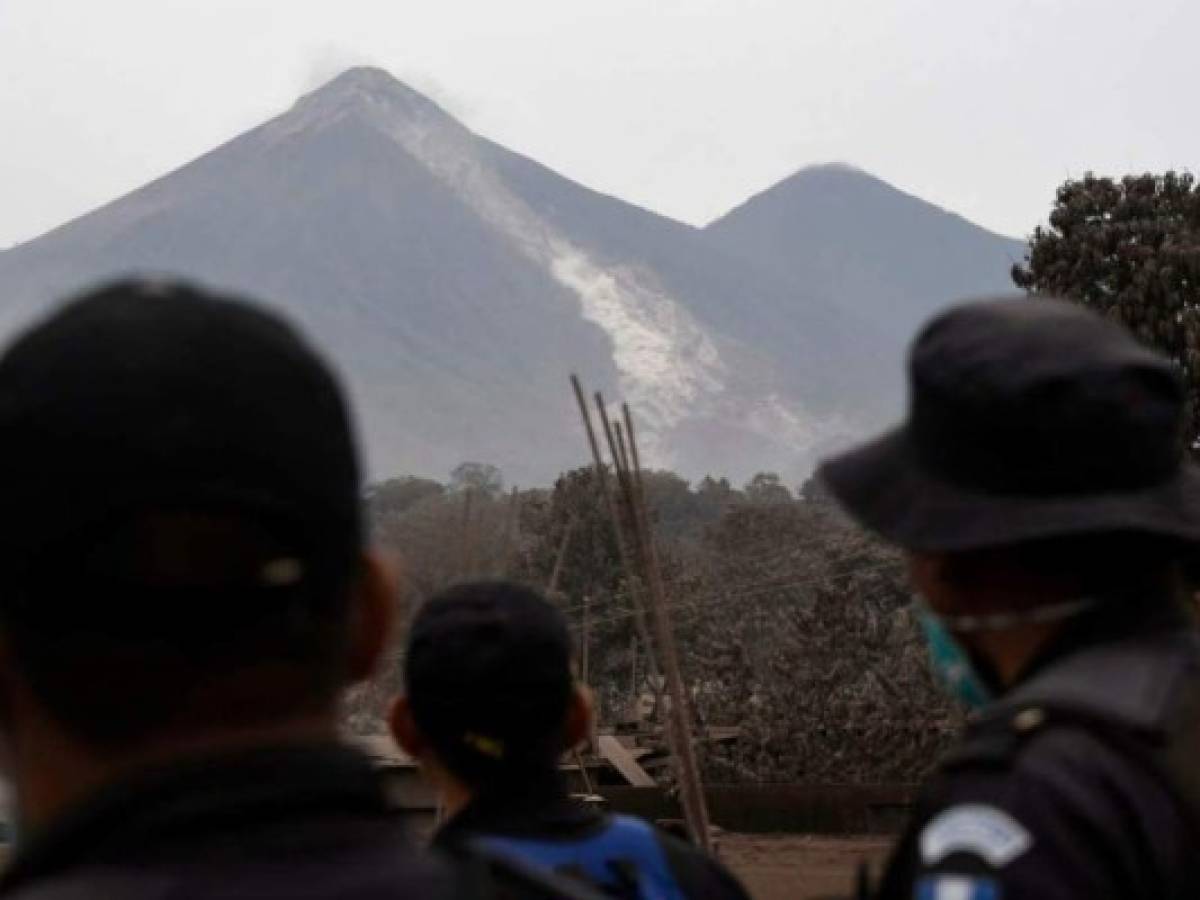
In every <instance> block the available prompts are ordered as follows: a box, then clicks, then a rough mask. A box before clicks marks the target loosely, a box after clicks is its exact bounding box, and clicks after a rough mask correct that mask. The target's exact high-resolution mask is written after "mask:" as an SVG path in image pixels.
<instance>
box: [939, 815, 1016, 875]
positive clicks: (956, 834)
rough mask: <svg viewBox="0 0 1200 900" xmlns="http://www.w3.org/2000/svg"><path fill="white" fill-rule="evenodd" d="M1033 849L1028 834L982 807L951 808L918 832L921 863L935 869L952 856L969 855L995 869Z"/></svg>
mask: <svg viewBox="0 0 1200 900" xmlns="http://www.w3.org/2000/svg"><path fill="white" fill-rule="evenodd" d="M1032 846H1033V838H1032V837H1031V836H1030V834H1029V832H1028V831H1026V830H1025V828H1024V826H1022V825H1021V823H1020V822H1018V821H1017V820H1016V819H1014V818H1013V817H1012V816H1010V815H1009V814H1008V813H1006V812H1004V811H1003V810H999V809H996V807H994V806H984V805H983V804H968V805H965V806H953V807H951V808H950V809H948V810H946V811H945V812H943V813H939V814H938V815H937V816H936V817H935V818H934V819H933V821H931V822H930V823H929V824H928V825H926V826H925V829H924V830H923V831H922V832H921V861H922V862H924V863H925V865H927V866H934V865H937V864H938V863H939V862H941V861H942V860H943V859H945V858H946V857H947V856H949V855H950V854H952V853H970V854H972V855H974V856H978V857H979V858H980V859H982V860H984V861H985V862H987V864H988V865H990V866H991V867H992V868H994V869H998V868H1000V867H1001V866H1006V865H1008V864H1009V863H1010V862H1012V861H1013V860H1014V859H1016V858H1017V857H1018V856H1020V855H1021V854H1022V853H1024V852H1025V851H1026V850H1028V849H1029V848H1030V847H1032Z"/></svg>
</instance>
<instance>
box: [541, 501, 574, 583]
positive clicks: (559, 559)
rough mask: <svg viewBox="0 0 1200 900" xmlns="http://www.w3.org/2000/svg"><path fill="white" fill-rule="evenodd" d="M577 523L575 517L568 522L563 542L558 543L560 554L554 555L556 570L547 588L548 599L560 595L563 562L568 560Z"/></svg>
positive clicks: (552, 572)
mask: <svg viewBox="0 0 1200 900" xmlns="http://www.w3.org/2000/svg"><path fill="white" fill-rule="evenodd" d="M575 521H576V520H575V517H574V516H571V518H570V519H568V520H567V527H566V528H565V529H564V530H563V536H562V540H561V541H559V543H558V552H557V553H556V554H555V555H554V568H553V569H551V570H550V583H549V584H548V585H547V586H546V596H547V597H553V596H554V595H555V594H557V593H558V584H559V581H561V580H562V570H563V561H564V560H565V559H566V558H567V548H568V547H569V546H571V533H572V532H573V531H574V530H575Z"/></svg>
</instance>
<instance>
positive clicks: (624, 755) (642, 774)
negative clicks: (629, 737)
mask: <svg viewBox="0 0 1200 900" xmlns="http://www.w3.org/2000/svg"><path fill="white" fill-rule="evenodd" d="M599 743H600V747H599V750H600V755H601V756H602V757H603V758H604V759H606V760H607V761H608V762H609V763H610V764H611V765H612V767H613V768H614V769H616V770H617V771H618V772H620V773H621V775H622V776H624V778H625V780H626V781H628V782H629V783H630V784H631V785H633V786H634V787H657V784H658V783H657V782H656V781H655V780H654V779H653V778H651V777H650V776H649V775H648V774H646V770H645V769H643V768H642V767H641V766H640V765H638V761H637V760H636V759H634V758H633V754H631V753H630V752H629V751H628V750H626V749H625V746H624V745H623V744H622V743H621V742H620V741H618V740H617V739H616V738H615V737H613V736H612V735H611V734H602V735H600V738H599Z"/></svg>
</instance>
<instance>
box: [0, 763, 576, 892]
mask: <svg viewBox="0 0 1200 900" xmlns="http://www.w3.org/2000/svg"><path fill="white" fill-rule="evenodd" d="M544 896H561V895H555V894H545V893H542V892H540V891H539V890H536V889H534V890H527V889H526V886H525V885H523V884H522V883H520V879H518V883H517V884H516V885H514V884H513V883H512V880H511V879H508V878H507V876H506V875H502V876H501V877H500V878H499V880H497V879H496V877H495V874H494V873H493V871H492V870H491V869H490V868H489V867H487V866H485V865H482V864H475V863H474V862H473V861H471V860H461V861H456V862H452V861H450V860H449V859H448V858H445V857H443V856H442V855H440V854H439V855H437V856H434V855H431V854H426V853H418V852H416V851H415V850H412V849H410V844H409V842H408V841H406V840H405V838H404V836H403V834H402V829H401V827H400V824H399V822H398V820H397V819H396V817H395V815H394V814H393V813H392V812H390V811H389V810H388V808H387V805H386V802H385V799H384V794H383V791H382V789H381V787H380V784H379V780H378V778H377V776H376V774H375V772H374V770H373V769H372V767H371V765H370V763H369V761H367V760H366V759H365V758H363V757H361V756H360V755H359V754H357V753H356V752H354V751H352V750H348V749H345V748H342V747H336V746H318V747H303V748H287V749H271V750H259V751H253V752H247V753H241V754H237V755H231V756H225V757H214V758H210V759H204V760H196V761H192V762H188V763H186V764H179V765H173V766H170V767H169V768H162V769H160V770H157V771H154V772H150V773H146V774H143V775H139V776H137V777H136V778H132V779H130V780H128V781H127V782H125V783H122V784H119V785H114V786H112V787H111V788H108V789H105V790H103V791H101V792H100V793H98V794H97V795H96V796H95V797H94V798H92V799H90V800H88V801H87V802H86V803H85V804H83V805H81V806H80V807H78V808H76V809H75V810H74V811H72V812H69V813H67V814H65V815H63V816H61V817H60V818H59V819H58V820H56V821H55V822H54V823H53V824H51V825H49V826H47V827H46V828H45V829H43V830H41V831H38V832H36V833H33V834H30V835H27V836H24V838H23V840H22V843H21V846H20V848H19V850H18V852H17V853H16V855H15V858H14V859H13V860H12V864H11V865H10V866H9V867H8V869H7V870H6V871H5V873H4V875H3V876H2V877H0V898H4V900H10V898H12V900H68V898H70V900H76V898H78V900H83V898H98V897H104V898H114V900H125V898H129V900H143V898H144V900H150V898H155V900H159V898H163V900H166V898H188V900H193V898H194V900H199V898H208V897H214V898H215V897H221V898H233V900H238V898H244V900H250V898H283V897H288V898H305V900H324V898H334V897H338V898H345V900H376V898H397V897H414V898H416V897H421V898H425V897H428V898H451V897H454V898H464V900H466V898H483V897H495V898H510V897H511V898H516V897H544Z"/></svg>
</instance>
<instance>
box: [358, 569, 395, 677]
mask: <svg viewBox="0 0 1200 900" xmlns="http://www.w3.org/2000/svg"><path fill="white" fill-rule="evenodd" d="M396 586H397V579H396V573H395V570H394V569H393V568H392V567H391V566H390V565H388V563H387V562H386V561H385V560H384V559H383V557H382V556H380V555H379V554H377V553H375V552H373V551H368V552H366V553H364V554H363V557H362V560H361V562H360V564H359V576H358V580H357V582H356V583H355V584H354V586H353V588H352V589H351V597H350V603H351V608H350V646H349V655H348V664H349V675H350V680H351V681H364V680H366V679H367V678H370V677H371V676H372V675H373V674H375V669H376V667H377V666H378V665H379V661H380V659H381V658H382V656H383V651H384V650H385V649H386V648H387V645H388V641H389V640H390V639H391V637H392V628H393V626H394V625H395V621H396Z"/></svg>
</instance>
